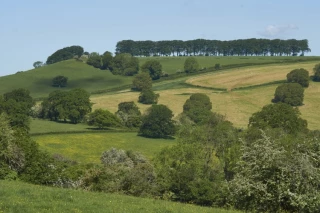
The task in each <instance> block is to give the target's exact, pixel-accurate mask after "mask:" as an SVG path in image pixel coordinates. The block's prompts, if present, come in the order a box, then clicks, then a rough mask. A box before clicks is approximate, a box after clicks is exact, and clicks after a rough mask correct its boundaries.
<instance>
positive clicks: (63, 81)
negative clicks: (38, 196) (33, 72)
mask: <svg viewBox="0 0 320 213" xmlns="http://www.w3.org/2000/svg"><path fill="white" fill-rule="evenodd" d="M67 83H68V78H67V77H65V76H62V75H59V76H56V77H54V78H53V79H52V86H53V87H65V86H67Z"/></svg>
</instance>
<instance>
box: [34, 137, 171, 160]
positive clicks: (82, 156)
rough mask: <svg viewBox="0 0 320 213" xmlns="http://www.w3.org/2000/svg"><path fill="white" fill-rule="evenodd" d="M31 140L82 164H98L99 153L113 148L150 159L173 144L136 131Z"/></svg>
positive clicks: (45, 148)
mask: <svg viewBox="0 0 320 213" xmlns="http://www.w3.org/2000/svg"><path fill="white" fill-rule="evenodd" d="M33 139H34V140H35V141H36V142H37V143H38V144H39V145H40V147H41V148H42V149H44V150H46V151H48V152H49V153H51V154H55V153H58V154H61V155H63V156H65V157H67V158H69V159H72V160H76V161H78V162H81V163H100V156H101V154H102V153H103V152H104V151H106V150H109V149H111V148H112V147H114V148H117V149H123V150H132V151H136V152H140V153H141V154H143V155H144V156H146V157H147V158H149V159H152V157H154V155H155V154H156V153H158V152H159V151H160V150H161V148H164V147H166V146H172V145H173V144H175V143H176V140H173V139H172V140H169V139H150V138H144V137H140V136H137V133H136V132H105V133H100V132H99V133H92V132H91V133H77V134H49V135H39V136H33Z"/></svg>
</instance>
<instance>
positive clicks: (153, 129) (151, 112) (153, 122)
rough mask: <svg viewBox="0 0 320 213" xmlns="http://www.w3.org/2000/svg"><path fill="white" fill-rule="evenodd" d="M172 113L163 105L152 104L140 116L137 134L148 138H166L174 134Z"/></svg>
mask: <svg viewBox="0 0 320 213" xmlns="http://www.w3.org/2000/svg"><path fill="white" fill-rule="evenodd" d="M172 117H173V113H172V111H171V110H170V109H169V108H168V107H167V106H165V105H162V104H161V105H152V106H151V107H150V108H149V109H148V110H147V112H146V114H145V115H144V116H143V117H142V125H141V127H140V130H139V135H142V136H145V137H150V138H167V137H168V136H173V135H174V134H175V126H174V122H173V120H172Z"/></svg>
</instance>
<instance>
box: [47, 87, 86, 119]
mask: <svg viewBox="0 0 320 213" xmlns="http://www.w3.org/2000/svg"><path fill="white" fill-rule="evenodd" d="M41 105H42V112H41V117H42V118H49V119H50V120H54V121H58V120H61V119H62V120H64V121H67V119H69V120H70V122H71V123H75V124H76V123H79V122H81V121H82V120H83V118H84V116H85V115H86V114H88V113H89V112H91V106H92V103H91V102H90V94H89V93H88V92H87V91H85V90H84V89H73V90H70V91H68V92H64V91H60V90H57V91H54V92H52V93H50V94H49V97H48V98H47V99H45V100H44V101H43V102H42V103H41Z"/></svg>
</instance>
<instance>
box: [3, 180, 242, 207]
mask: <svg viewBox="0 0 320 213" xmlns="http://www.w3.org/2000/svg"><path fill="white" fill-rule="evenodd" d="M0 192H1V193H0V212H6V213H10V212H14V213H19V212H22V213H29V212H30V213H35V212H59V213H62V212H68V213H69V212H85V213H90V212H94V213H97V212H110V213H113V212H117V213H118V212H119V213H124V212H131V213H142V212H148V213H149V212H155V213H171V212H172V213H179V212H181V213H189V212H190V213H191V212H192V213H202V212H203V213H206V212H214V213H237V212H238V211H232V210H223V209H216V208H208V207H200V206H193V205H188V204H181V203H174V202H168V201H161V200H153V199H147V198H136V197H130V196H124V195H117V194H105V193H95V192H86V191H79V190H70V189H61V188H51V187H44V186H36V185H31V184H26V183H22V182H18V181H0Z"/></svg>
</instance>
